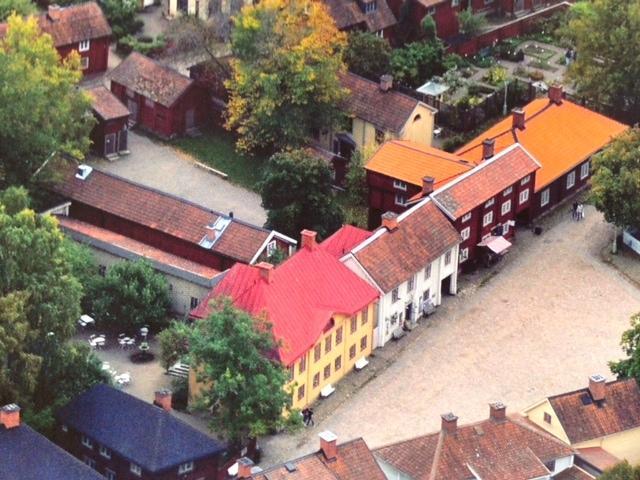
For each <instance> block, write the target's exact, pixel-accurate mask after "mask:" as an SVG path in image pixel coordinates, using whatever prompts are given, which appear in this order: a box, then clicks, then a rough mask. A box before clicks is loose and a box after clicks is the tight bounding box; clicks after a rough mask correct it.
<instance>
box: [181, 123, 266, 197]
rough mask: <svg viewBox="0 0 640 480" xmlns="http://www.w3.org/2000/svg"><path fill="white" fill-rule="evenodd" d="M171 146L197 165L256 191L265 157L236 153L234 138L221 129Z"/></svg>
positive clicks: (182, 139) (182, 140)
mask: <svg viewBox="0 0 640 480" xmlns="http://www.w3.org/2000/svg"><path fill="white" fill-rule="evenodd" d="M171 144H172V145H173V146H174V147H176V148H178V149H180V150H182V151H184V152H185V153H187V154H189V155H191V156H192V157H194V158H195V159H196V160H198V161H199V162H202V163H204V164H205V165H209V166H210V167H212V168H215V169H216V170H220V171H221V172H224V173H226V174H227V175H229V178H228V179H229V181H230V182H232V183H235V184H237V185H240V186H242V187H245V188H248V189H250V190H254V191H256V190H257V184H258V182H259V181H260V180H261V178H262V172H263V169H264V165H265V163H266V158H261V157H257V156H256V157H251V156H248V155H243V154H241V153H238V152H236V150H235V144H234V138H233V136H232V135H231V134H229V133H228V132H224V131H222V130H208V131H206V132H203V134H202V136H200V137H197V138H187V137H185V138H178V139H176V140H173V141H172V142H171Z"/></svg>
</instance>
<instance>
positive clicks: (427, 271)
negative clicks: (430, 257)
mask: <svg viewBox="0 0 640 480" xmlns="http://www.w3.org/2000/svg"><path fill="white" fill-rule="evenodd" d="M430 278H431V264H429V265H427V266H426V267H424V279H425V280H429V279H430Z"/></svg>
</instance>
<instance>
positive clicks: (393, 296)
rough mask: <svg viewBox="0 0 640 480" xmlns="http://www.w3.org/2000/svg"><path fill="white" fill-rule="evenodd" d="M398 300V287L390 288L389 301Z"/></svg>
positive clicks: (394, 301)
mask: <svg viewBox="0 0 640 480" xmlns="http://www.w3.org/2000/svg"><path fill="white" fill-rule="evenodd" d="M398 300H400V295H399V294H398V287H396V288H394V289H393V290H391V302H392V303H396V302H397V301H398Z"/></svg>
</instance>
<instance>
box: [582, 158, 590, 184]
mask: <svg viewBox="0 0 640 480" xmlns="http://www.w3.org/2000/svg"><path fill="white" fill-rule="evenodd" d="M589 170H590V164H589V162H584V163H583V164H582V165H580V180H584V179H585V178H587V177H588V176H589Z"/></svg>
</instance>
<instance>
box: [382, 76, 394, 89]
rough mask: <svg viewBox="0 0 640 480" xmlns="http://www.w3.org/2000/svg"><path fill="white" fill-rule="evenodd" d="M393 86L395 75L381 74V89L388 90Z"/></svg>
mask: <svg viewBox="0 0 640 480" xmlns="http://www.w3.org/2000/svg"><path fill="white" fill-rule="evenodd" d="M392 88H393V77H392V76H391V75H381V76H380V90H382V91H383V92H388V91H389V90H391V89H392Z"/></svg>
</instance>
